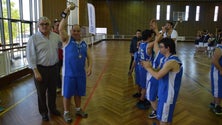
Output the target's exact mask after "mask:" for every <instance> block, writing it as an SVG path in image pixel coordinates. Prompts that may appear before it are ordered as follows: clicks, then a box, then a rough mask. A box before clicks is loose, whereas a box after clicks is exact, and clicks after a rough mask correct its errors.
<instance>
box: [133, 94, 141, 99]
mask: <svg viewBox="0 0 222 125" xmlns="http://www.w3.org/2000/svg"><path fill="white" fill-rule="evenodd" d="M140 96H141V94H140V93H135V94H133V97H134V98H139V97H140Z"/></svg>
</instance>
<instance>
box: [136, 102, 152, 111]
mask: <svg viewBox="0 0 222 125" xmlns="http://www.w3.org/2000/svg"><path fill="white" fill-rule="evenodd" d="M136 106H137V108H139V109H142V110H146V109H149V107H150V105H149V104H147V102H146V101H142V100H140V101H139V102H137V103H136Z"/></svg>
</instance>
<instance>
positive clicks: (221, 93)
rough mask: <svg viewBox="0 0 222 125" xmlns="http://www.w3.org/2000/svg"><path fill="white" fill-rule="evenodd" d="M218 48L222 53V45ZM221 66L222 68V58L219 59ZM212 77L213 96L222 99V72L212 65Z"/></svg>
mask: <svg viewBox="0 0 222 125" xmlns="http://www.w3.org/2000/svg"><path fill="white" fill-rule="evenodd" d="M217 48H219V49H220V50H221V53H222V45H221V44H219V45H218V46H217ZM219 64H220V66H222V57H220V59H219ZM210 75H211V93H212V95H213V96H214V97H217V98H222V84H221V83H222V75H220V71H219V70H218V69H217V68H216V67H215V65H214V64H212V65H211V71H210Z"/></svg>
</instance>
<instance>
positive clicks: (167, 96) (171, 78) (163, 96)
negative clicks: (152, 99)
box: [158, 55, 183, 104]
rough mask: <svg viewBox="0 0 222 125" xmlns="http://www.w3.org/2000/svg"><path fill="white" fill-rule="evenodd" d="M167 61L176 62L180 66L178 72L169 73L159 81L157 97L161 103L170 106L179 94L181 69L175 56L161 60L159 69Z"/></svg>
mask: <svg viewBox="0 0 222 125" xmlns="http://www.w3.org/2000/svg"><path fill="white" fill-rule="evenodd" d="M168 61H177V62H178V63H179V64H180V65H181V66H180V70H179V71H178V72H169V73H167V74H166V75H165V76H164V77H163V78H161V79H160V80H159V89H158V96H159V99H160V100H161V101H162V102H166V103H170V104H172V103H173V102H175V101H176V99H177V96H178V93H179V89H180V85H181V80H182V74H183V67H182V62H181V61H180V59H179V58H178V57H177V56H175V55H171V56H170V57H168V58H166V57H163V58H162V60H161V64H160V68H162V67H163V65H164V64H165V63H166V62H168Z"/></svg>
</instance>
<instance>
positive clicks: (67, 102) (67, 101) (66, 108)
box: [63, 97, 71, 111]
mask: <svg viewBox="0 0 222 125" xmlns="http://www.w3.org/2000/svg"><path fill="white" fill-rule="evenodd" d="M70 104H71V98H65V97H64V98H63V105H64V111H69V110H70Z"/></svg>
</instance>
